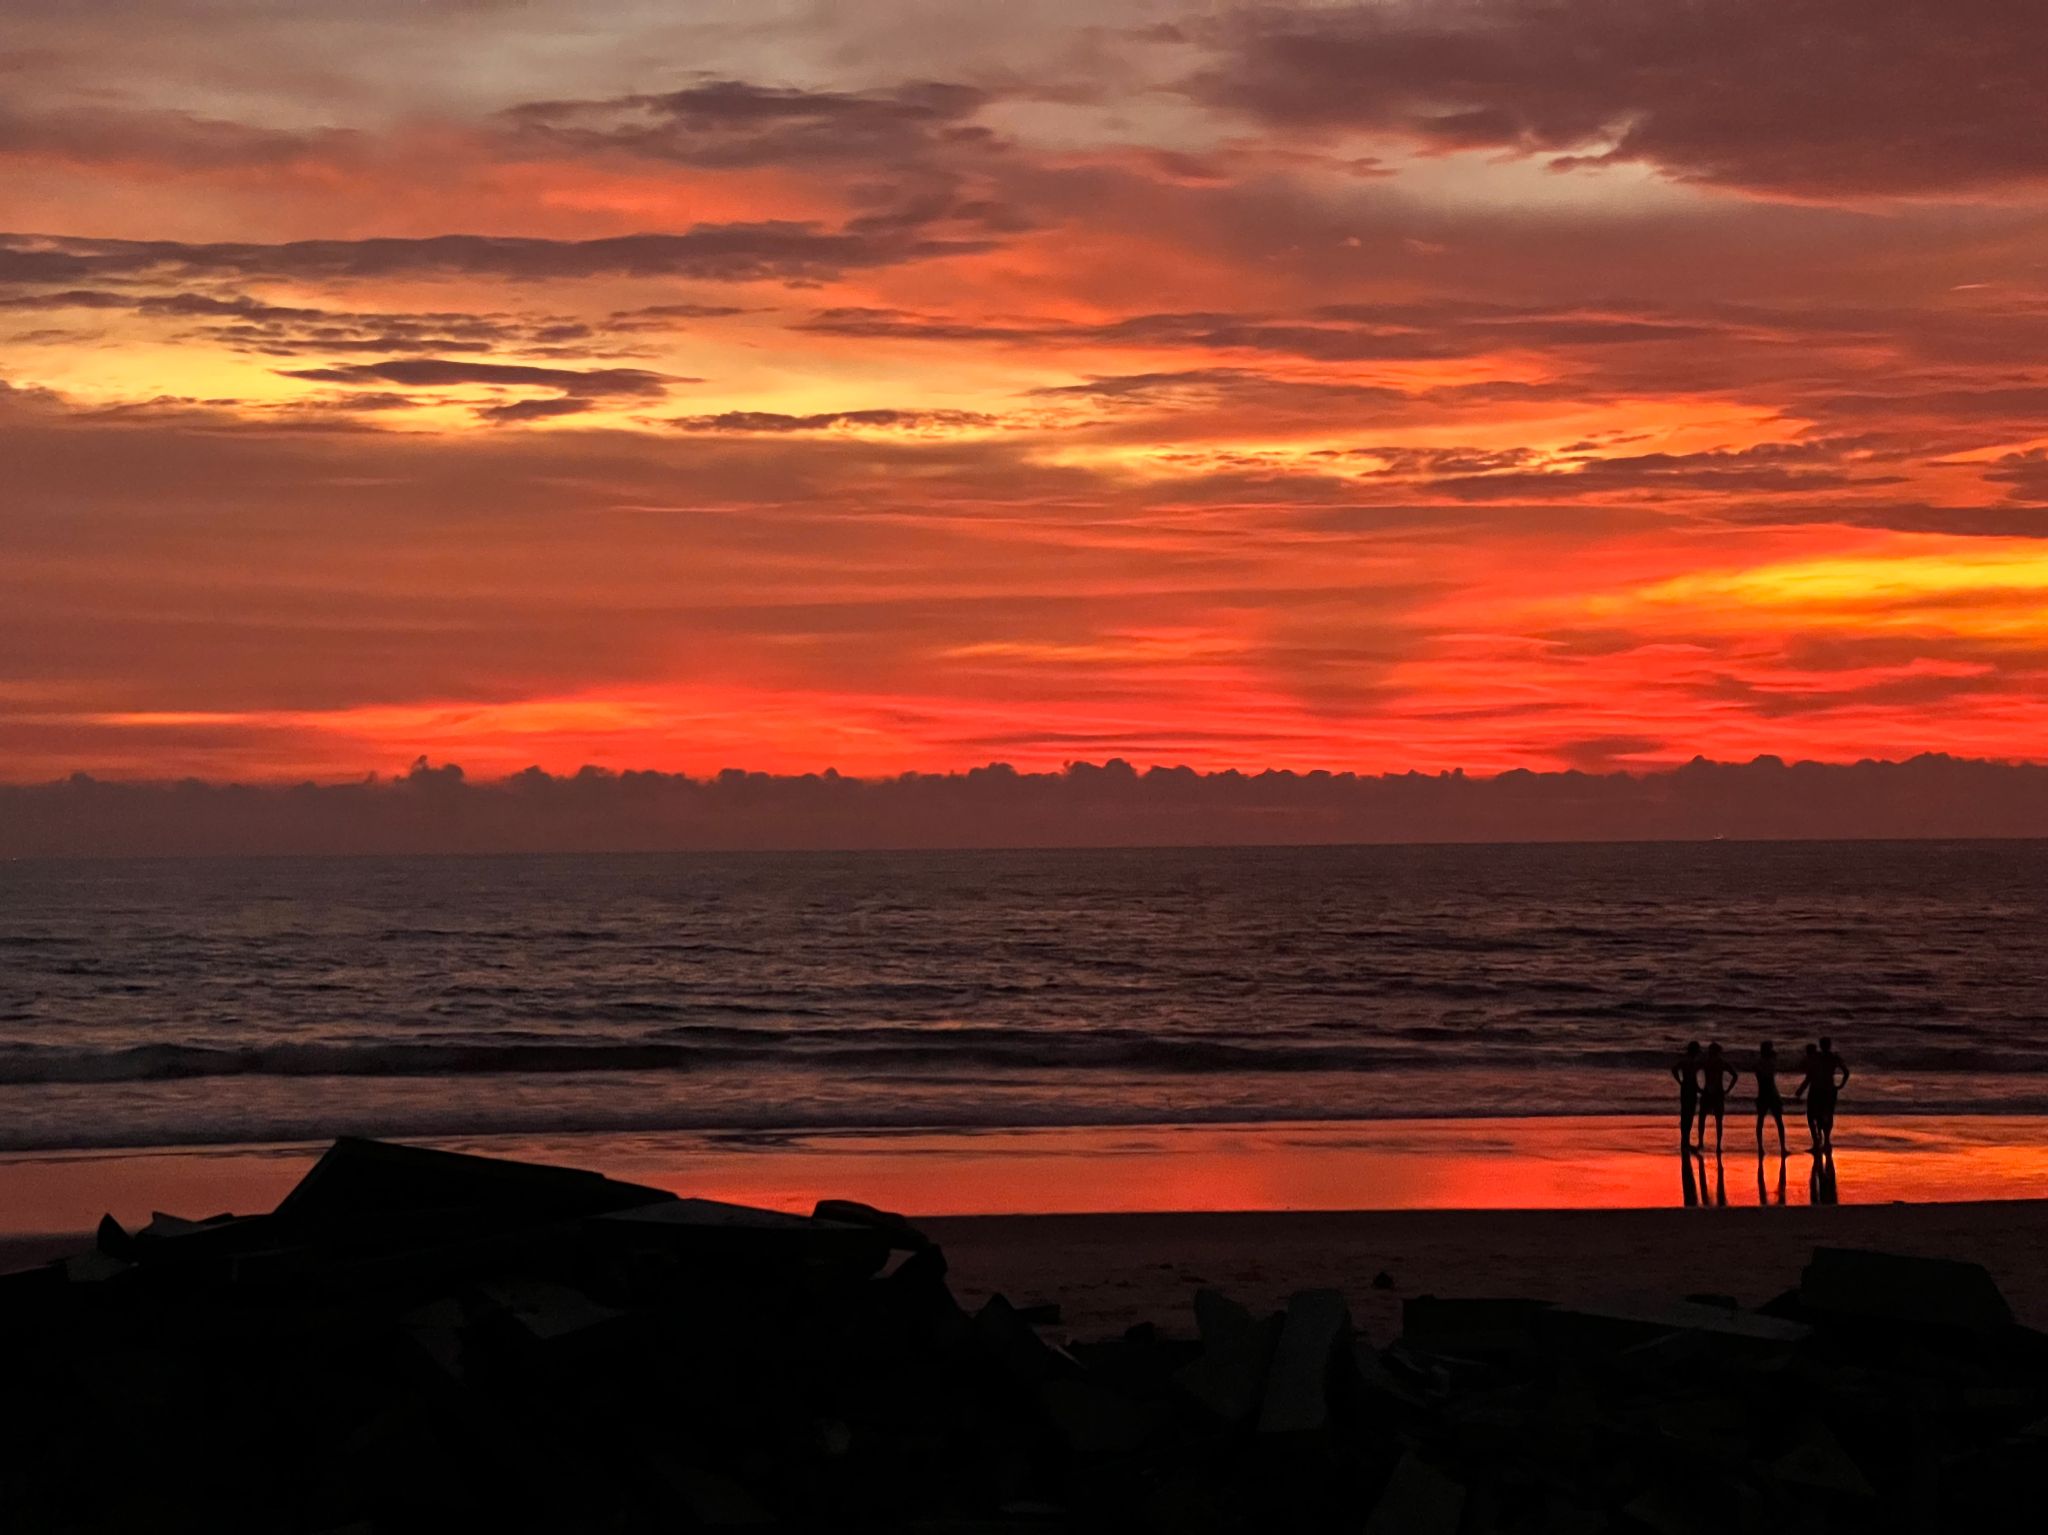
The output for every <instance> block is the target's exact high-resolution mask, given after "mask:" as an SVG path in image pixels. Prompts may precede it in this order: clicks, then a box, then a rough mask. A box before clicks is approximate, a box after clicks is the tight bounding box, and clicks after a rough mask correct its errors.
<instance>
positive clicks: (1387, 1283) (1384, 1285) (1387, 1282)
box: [1372, 1269, 1394, 1290]
mask: <svg viewBox="0 0 2048 1535" xmlns="http://www.w3.org/2000/svg"><path fill="white" fill-rule="evenodd" d="M1372 1287H1373V1288H1374V1289H1375V1290H1391V1289H1393V1288H1394V1276H1393V1275H1392V1274H1389V1273H1388V1272H1387V1271H1386V1270H1385V1269H1381V1270H1380V1271H1379V1272H1378V1273H1377V1274H1375V1275H1373V1276H1372Z"/></svg>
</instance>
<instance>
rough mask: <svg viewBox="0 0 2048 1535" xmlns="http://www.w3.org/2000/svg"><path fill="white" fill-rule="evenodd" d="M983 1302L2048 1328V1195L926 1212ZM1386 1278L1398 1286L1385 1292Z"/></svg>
mask: <svg viewBox="0 0 2048 1535" xmlns="http://www.w3.org/2000/svg"><path fill="white" fill-rule="evenodd" d="M920 1224H921V1225H922V1227H923V1229H924V1230H925V1231H926V1232H927V1233H928V1234H930V1235H931V1236H932V1237H933V1238H934V1239H936V1240H937V1241H938V1242H939V1244H940V1245H941V1246H942V1247H943V1248H944V1249H945V1253H946V1258H947V1262H948V1264H949V1266H950V1271H951V1283H952V1286H953V1290H954V1293H955V1294H956V1295H957V1296H958V1297H959V1298H960V1300H961V1301H962V1302H963V1303H964V1304H966V1305H968V1306H970V1307H973V1306H977V1305H979V1304H980V1302H981V1301H982V1300H983V1299H985V1298H986V1297H987V1296H988V1295H990V1294H991V1293H994V1292H998V1291H1000V1292H1001V1293H1003V1294H1004V1295H1007V1296H1008V1297H1009V1298H1010V1299H1011V1300H1012V1301H1014V1302H1016V1303H1017V1304H1019V1305H1024V1304H1030V1303H1038V1302H1045V1301H1056V1302H1058V1303H1059V1305H1060V1308H1061V1324H1060V1325H1061V1327H1062V1328H1063V1329H1064V1330H1066V1331H1067V1332H1069V1333H1071V1334H1072V1335H1073V1336H1075V1337H1078V1338H1098V1337H1106V1336H1111V1335H1114V1334H1116V1333H1119V1332H1121V1331H1122V1330H1123V1329H1124V1328H1126V1327H1128V1326H1130V1325H1131V1324H1132V1323H1134V1322H1144V1321H1150V1322H1155V1323H1157V1324H1158V1325H1159V1326H1160V1327H1162V1328H1164V1329H1166V1330H1168V1331H1177V1332H1191V1331H1192V1328H1193V1313H1192V1310H1191V1306H1192V1303H1193V1300H1194V1294H1195V1291H1196V1290H1198V1289H1201V1288H1203V1287H1205V1286H1208V1287H1213V1288H1217V1289H1221V1290H1223V1291H1225V1292H1226V1293H1228V1294H1230V1295H1232V1296H1234V1297H1236V1298H1237V1299H1239V1300H1242V1301H1244V1302H1245V1303H1246V1304H1248V1305H1251V1306H1254V1307H1257V1308H1267V1307H1275V1306H1278V1305H1280V1304H1281V1303H1283V1302H1284V1301H1285V1300H1286V1298H1287V1296H1288V1294H1289V1293H1290V1292H1292V1291H1294V1290H1300V1289H1310V1288H1331V1289H1338V1290H1342V1291H1343V1292H1344V1293H1345V1295H1346V1297H1347V1298H1348V1300H1349V1301H1350V1304H1351V1311H1352V1316H1353V1318H1354V1319H1355V1320H1356V1321H1357V1322H1358V1324H1359V1325H1360V1326H1361V1327H1362V1328H1364V1329H1365V1332H1366V1334H1367V1335H1368V1336H1369V1337H1372V1338H1374V1339H1376V1340H1378V1341H1380V1342H1386V1341H1388V1340H1389V1339H1391V1338H1392V1337H1393V1336H1394V1334H1395V1333H1396V1332H1398V1331H1399V1329H1400V1313H1401V1302H1402V1301H1403V1300H1404V1299H1405V1298H1407V1297H1410V1296H1415V1295H1432V1294H1433V1295H1528V1296H1535V1297H1538V1298H1541V1299H1547V1300H1558V1301H1577V1302H1597V1301H1640V1300H1649V1301H1657V1302H1665V1301H1671V1300H1676V1299H1679V1298H1681V1297H1683V1296H1686V1295H1689V1294H1698V1293H1711V1294H1717V1295H1728V1296H1732V1297H1733V1298H1734V1299H1736V1300H1737V1301H1739V1302H1741V1303H1742V1304H1744V1305H1757V1304H1761V1303H1762V1302H1764V1301H1766V1300H1769V1299H1770V1298H1771V1297H1772V1296H1774V1295H1776V1294H1778V1293H1779V1292H1781V1291H1783V1290H1787V1289H1790V1288H1792V1287H1793V1286H1794V1285H1796V1284H1797V1283H1798V1282H1799V1271H1800V1269H1801V1268H1802V1267H1803V1266H1804V1265H1805V1263H1806V1260H1807V1259H1808V1257H1809V1256H1811V1254H1812V1252H1813V1249H1814V1248H1815V1247H1817V1246H1836V1247H1868V1248H1876V1249H1879V1250H1882V1251H1886V1252H1894V1253H1913V1254H1921V1255H1925V1256H1929V1257H1943V1258H1966V1259H1970V1260H1972V1261H1974V1262H1978V1263H1982V1264H1983V1265H1984V1266H1985V1267H1986V1268H1987V1269H1989V1270H1990V1271H1991V1274H1992V1277H1993V1278H1995V1279H1996V1280H1997V1281H1998V1283H1999V1286H2000V1288H2001V1289H2003V1290H2004V1292H2005V1295H2006V1298H2007V1300H2009V1301H2010V1302H2011V1303H2012V1306H2013V1310H2014V1312H2015V1314H2016V1315H2017V1316H2018V1317H2019V1319H2020V1320H2021V1321H2023V1322H2026V1323H2028V1324H2029V1325H2032V1326H2035V1327H2042V1328H2048V1200H2012V1201H1998V1202H1991V1203H1981V1204H1931V1205H1867V1206H1861V1207H1847V1206H1844V1207H1839V1208H1833V1209H1828V1208H1818V1209H1816V1208H1806V1209H1798V1208H1793V1209H1783V1210H1778V1209H1771V1210H1393V1211H1334V1212H1333V1211H1241V1212H1216V1211H1199V1212H1191V1213H1176V1214H1149V1215H1148V1214H1117V1215H999V1216H965V1217H952V1218H940V1219H935V1220H925V1221H923V1222H921V1223H920ZM90 1242H91V1237H90V1235H89V1234H85V1233H74V1234H69V1235H56V1236H33V1235H17V1236H13V1237H8V1238H4V1239H0V1272H5V1271H6V1270H9V1269H13V1268H21V1267H26V1266H28V1265H30V1264H34V1263H40V1262H44V1261H46V1260H48V1259H49V1258H52V1257H59V1256H63V1255H65V1254H67V1253H70V1252H75V1251H78V1250H79V1249H80V1248H82V1247H84V1246H87V1245H90ZM1382 1272H1384V1273H1386V1274H1387V1275H1389V1276H1390V1277H1391V1279H1392V1280H1393V1285H1392V1287H1391V1288H1376V1287H1375V1286H1374V1283H1373V1281H1374V1278H1375V1276H1376V1275H1378V1274H1380V1273H1382Z"/></svg>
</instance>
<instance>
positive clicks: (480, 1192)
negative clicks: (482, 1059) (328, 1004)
mask: <svg viewBox="0 0 2048 1535" xmlns="http://www.w3.org/2000/svg"><path fill="white" fill-rule="evenodd" d="M674 1197H675V1196H674V1195H673V1194H671V1193H670V1192H669V1191H668V1190H666V1189H656V1188H649V1187H646V1186H645V1185H642V1184H634V1183H621V1182H618V1181H616V1180H614V1179H611V1178H607V1177H605V1176H604V1175H603V1174H602V1173H593V1172H586V1171H584V1170H582V1169H581V1168H573V1167H551V1166H547V1165H545V1164H542V1163H537V1162H515V1161H510V1160H507V1159H505V1158H502V1157H480V1156H473V1155H471V1154H469V1153H467V1152H457V1151H439V1150H435V1149H432V1148H429V1147H424V1146H403V1145H399V1144H397V1143H395V1142H391V1141H374V1140H365V1139H362V1138H360V1137H357V1136H343V1137H341V1138H340V1139H339V1140H337V1141H335V1143H334V1144H333V1145H332V1146H330V1147H329V1148H328V1149H327V1150H326V1152H324V1153H323V1154H322V1155H321V1157H320V1160H319V1161H317V1162H315V1163H314V1164H313V1166H312V1167H311V1168H310V1169H309V1170H308V1171H307V1173H306V1175H305V1176H304V1177H303V1178H301V1179H300V1180H299V1181H298V1183H297V1185H296V1186H294V1187H293V1189H292V1190H291V1192H290V1193H288V1194H286V1195H285V1197H284V1198H283V1200H281V1201H280V1202H279V1204H278V1206H277V1209H276V1211H275V1213H276V1215H278V1216H279V1217H280V1218H281V1219H283V1220H285V1221H289V1222H291V1223H293V1224H299V1225H303V1224H306V1223H319V1222H333V1221H346V1220H349V1219H351V1218H353V1217H358V1216H364V1215H374V1216H381V1217H389V1216H392V1215H396V1214H402V1213H405V1212H408V1211H418V1212H428V1211H447V1210H472V1211H488V1212H495V1213H498V1214H502V1215H510V1216H518V1217H527V1218H533V1219H548V1218H552V1219H566V1218H570V1217H574V1216H580V1215H598V1214H603V1213H605V1212H607V1211H611V1210H624V1209H630V1208H632V1207H634V1206H636V1205H647V1204H653V1203H656V1202H658V1201H661V1200H665V1199H673V1198H674Z"/></svg>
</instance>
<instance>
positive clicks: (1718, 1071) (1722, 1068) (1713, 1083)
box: [1700, 1042, 1742, 1157]
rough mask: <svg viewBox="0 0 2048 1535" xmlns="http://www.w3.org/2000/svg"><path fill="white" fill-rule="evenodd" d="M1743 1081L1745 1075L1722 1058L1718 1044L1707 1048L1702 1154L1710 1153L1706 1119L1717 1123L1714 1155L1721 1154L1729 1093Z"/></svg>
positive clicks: (1702, 1088) (1702, 1086) (1702, 1078)
mask: <svg viewBox="0 0 2048 1535" xmlns="http://www.w3.org/2000/svg"><path fill="white" fill-rule="evenodd" d="M1741 1080H1742V1073H1741V1072H1739V1071H1737V1070H1736V1069H1735V1068H1734V1067H1732V1066H1730V1065H1729V1064H1728V1062H1727V1061H1726V1060H1725V1059H1724V1058H1723V1057H1722V1055H1721V1046H1720V1044H1719V1043H1718V1042H1716V1043H1714V1044H1711V1045H1709V1046H1707V1059H1706V1061H1705V1063H1704V1065H1703V1067H1702V1069H1701V1072H1700V1150H1702V1151H1704V1150H1706V1149H1707V1119H1708V1117H1709V1116H1711V1117H1712V1118H1713V1121H1714V1155H1715V1156H1717V1157H1718V1156H1720V1154H1721V1131H1722V1127H1723V1123H1724V1122H1725V1121H1726V1119H1727V1117H1728V1089H1729V1088H1731V1087H1733V1086H1734V1085H1735V1084H1736V1083H1737V1082H1740V1081H1741Z"/></svg>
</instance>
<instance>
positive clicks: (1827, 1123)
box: [1820, 1034, 1849, 1177]
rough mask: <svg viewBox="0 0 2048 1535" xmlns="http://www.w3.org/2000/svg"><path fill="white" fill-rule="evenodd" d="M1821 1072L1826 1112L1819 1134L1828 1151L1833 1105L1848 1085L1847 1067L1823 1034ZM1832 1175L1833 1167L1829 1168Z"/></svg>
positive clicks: (1832, 1140)
mask: <svg viewBox="0 0 2048 1535" xmlns="http://www.w3.org/2000/svg"><path fill="white" fill-rule="evenodd" d="M1820 1064H1821V1074H1822V1076H1823V1077H1824V1078H1825V1079H1826V1082H1827V1089H1828V1096H1827V1114H1826V1115H1825V1116H1824V1117H1823V1118H1822V1120H1821V1126H1820V1129H1821V1135H1822V1137H1823V1139H1824V1140H1825V1141H1826V1142H1827V1148H1828V1150H1829V1152H1830V1153H1832V1152H1833V1151H1834V1149H1835V1105H1836V1104H1838V1103H1840V1102H1841V1099H1842V1089H1843V1088H1845V1087H1847V1086H1848V1085H1849V1068H1848V1066H1847V1065H1846V1064H1845V1063H1844V1062H1843V1060H1842V1058H1841V1057H1840V1056H1839V1055H1837V1054H1835V1042H1834V1041H1833V1040H1832V1039H1829V1038H1828V1037H1827V1036H1826V1035H1825V1034H1823V1035H1822V1036H1821V1038H1820ZM1829 1175H1830V1176H1831V1177H1832V1176H1833V1169H1832V1168H1830V1169H1829Z"/></svg>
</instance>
